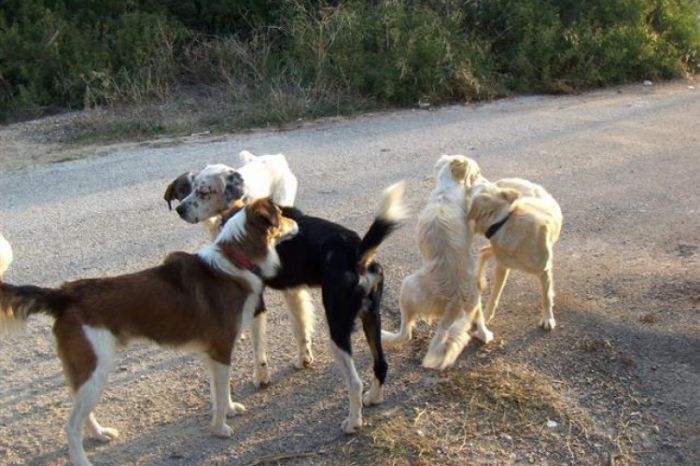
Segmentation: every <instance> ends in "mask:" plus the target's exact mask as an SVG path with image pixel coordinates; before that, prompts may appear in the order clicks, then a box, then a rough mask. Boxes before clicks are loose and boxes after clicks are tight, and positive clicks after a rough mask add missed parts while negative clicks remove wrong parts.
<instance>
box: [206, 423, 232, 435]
mask: <svg viewBox="0 0 700 466" xmlns="http://www.w3.org/2000/svg"><path fill="white" fill-rule="evenodd" d="M211 432H212V434H214V435H215V436H216V437H219V438H229V437H231V436H232V435H233V429H231V428H230V427H229V426H227V425H226V424H222V425H221V426H212V428H211Z"/></svg>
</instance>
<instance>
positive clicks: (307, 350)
mask: <svg viewBox="0 0 700 466" xmlns="http://www.w3.org/2000/svg"><path fill="white" fill-rule="evenodd" d="M284 299H285V301H286V302H287V309H289V315H290V317H291V319H292V330H293V332H294V338H295V339H296V341H297V347H298V352H297V360H296V362H295V363H294V367H296V368H297V369H303V368H305V367H308V366H309V365H310V364H311V363H312V362H313V360H314V355H313V353H312V352H311V334H312V332H313V320H314V305H313V302H312V301H311V295H310V294H309V289H308V288H306V287H305V286H302V287H299V288H294V289H291V290H285V292H284Z"/></svg>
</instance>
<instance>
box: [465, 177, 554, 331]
mask: <svg viewBox="0 0 700 466" xmlns="http://www.w3.org/2000/svg"><path fill="white" fill-rule="evenodd" d="M470 196H471V198H472V206H471V209H470V211H469V219H470V220H473V221H474V230H475V232H476V233H479V234H483V235H485V236H486V238H488V239H489V240H490V241H491V244H490V245H489V246H486V247H484V248H482V249H481V253H480V258H479V267H478V269H477V270H478V272H477V276H478V277H479V283H481V281H482V278H483V276H484V272H485V268H486V263H487V262H488V261H489V259H491V258H494V259H495V260H496V269H495V272H494V283H493V285H492V287H491V294H490V296H489V302H488V304H487V306H486V315H487V316H488V321H490V320H491V319H493V316H494V314H495V313H496V307H498V301H499V299H500V297H501V293H502V292H503V287H504V286H505V284H506V280H507V279H508V274H509V272H510V269H516V270H524V271H525V272H528V273H530V274H533V275H536V276H537V277H538V278H539V281H540V286H541V289H542V318H541V320H540V325H541V326H542V327H543V328H544V329H545V330H552V329H554V327H555V325H556V321H555V319H554V312H553V306H554V284H553V279H554V275H553V269H552V263H553V259H554V244H555V243H556V242H557V240H558V239H559V233H560V231H561V225H562V220H563V218H562V213H561V208H560V207H559V204H558V203H557V201H556V200H555V199H554V198H553V197H552V196H551V195H550V194H549V193H548V192H547V191H546V190H545V189H544V188H543V187H542V186H540V185H538V184H536V183H532V182H530V181H527V180H524V179H522V178H503V179H501V180H498V181H496V182H495V183H490V182H488V181H484V182H481V183H479V184H476V185H475V186H474V187H473V188H472V189H471V193H470Z"/></svg>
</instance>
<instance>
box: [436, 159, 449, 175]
mask: <svg viewBox="0 0 700 466" xmlns="http://www.w3.org/2000/svg"><path fill="white" fill-rule="evenodd" d="M449 162H450V156H449V155H447V154H443V155H441V156H440V158H439V159H437V162H435V166H434V167H433V172H434V173H435V174H436V175H437V173H438V172H439V171H440V169H441V168H442V167H443V166H444V165H445V164H446V163H449Z"/></svg>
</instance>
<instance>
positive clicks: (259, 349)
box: [251, 294, 270, 388]
mask: <svg viewBox="0 0 700 466" xmlns="http://www.w3.org/2000/svg"><path fill="white" fill-rule="evenodd" d="M251 327H252V331H251V334H252V338H251V343H252V344H253V356H254V359H255V361H254V366H253V385H255V386H256V387H258V388H261V387H266V386H268V385H269V384H270V372H269V368H268V365H267V311H266V309H265V302H264V301H263V297H262V294H261V295H260V301H259V303H258V307H257V308H256V309H255V315H254V316H253V324H252V326H251Z"/></svg>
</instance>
